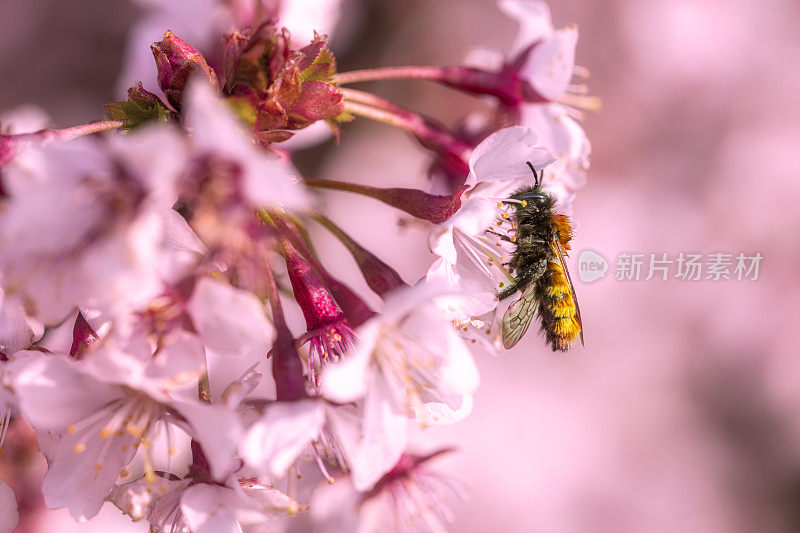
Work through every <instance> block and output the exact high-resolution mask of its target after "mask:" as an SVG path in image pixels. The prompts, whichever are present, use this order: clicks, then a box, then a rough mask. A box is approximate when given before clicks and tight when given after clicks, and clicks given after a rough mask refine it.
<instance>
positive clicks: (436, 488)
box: [311, 450, 465, 533]
mask: <svg viewBox="0 0 800 533" xmlns="http://www.w3.org/2000/svg"><path fill="white" fill-rule="evenodd" d="M447 451H448V450H439V451H437V452H433V453H431V454H427V455H414V454H410V453H404V454H403V455H402V456H401V457H400V460H399V461H398V462H397V464H396V465H395V466H394V468H392V470H391V471H389V472H388V473H386V475H384V476H383V477H382V478H381V479H380V480H379V481H378V483H376V484H375V487H374V488H372V490H369V491H367V492H357V491H356V490H355V487H354V486H353V484H352V482H351V481H350V480H349V479H347V478H345V479H340V480H338V481H337V482H336V483H334V484H332V485H320V486H319V487H318V488H317V489H316V490H315V492H314V495H313V496H312V499H311V517H312V520H313V521H314V525H315V527H316V529H319V531H322V532H325V533H345V532H351V531H353V532H357V533H371V532H377V531H432V532H435V533H438V532H444V531H446V530H447V527H446V526H447V524H449V523H450V522H452V521H453V518H454V515H453V512H452V511H451V510H450V509H449V507H448V503H449V502H450V501H451V500H453V499H454V498H458V499H464V497H465V487H464V484H463V482H461V481H460V480H458V479H456V478H454V477H452V476H449V475H447V474H444V473H441V472H438V471H436V470H435V469H433V468H431V467H430V465H429V461H431V460H432V459H434V458H437V457H438V456H440V455H441V454H443V453H446V452H447ZM316 529H315V530H316Z"/></svg>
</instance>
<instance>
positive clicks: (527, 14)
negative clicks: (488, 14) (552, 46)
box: [500, 0, 553, 55]
mask: <svg viewBox="0 0 800 533" xmlns="http://www.w3.org/2000/svg"><path fill="white" fill-rule="evenodd" d="M500 9H502V10H503V12H504V13H505V14H506V15H508V16H509V17H511V18H514V19H516V20H517V22H519V32H518V33H517V37H516V39H515V40H514V46H513V47H512V55H513V54H517V53H519V52H521V51H522V50H524V49H525V48H527V47H528V46H530V45H531V44H533V43H535V42H536V41H539V40H541V39H544V38H547V37H549V36H550V35H551V34H552V33H553V23H552V21H551V18H550V8H549V7H547V4H546V3H545V2H539V1H531V0H503V1H501V2H500Z"/></svg>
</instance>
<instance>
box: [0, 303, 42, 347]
mask: <svg viewBox="0 0 800 533" xmlns="http://www.w3.org/2000/svg"><path fill="white" fill-rule="evenodd" d="M42 333H44V325H43V324H42V323H41V322H39V321H38V320H36V319H34V318H31V317H29V316H28V314H27V313H26V312H25V308H24V307H23V305H22V301H21V300H20V299H19V298H17V297H14V296H9V295H8V294H4V293H3V290H2V289H0V352H3V353H4V354H6V356H9V357H10V356H12V355H14V354H15V353H16V352H18V351H19V350H22V349H24V348H27V347H28V346H30V345H31V344H32V343H33V341H35V340H37V339H39V337H41V336H42Z"/></svg>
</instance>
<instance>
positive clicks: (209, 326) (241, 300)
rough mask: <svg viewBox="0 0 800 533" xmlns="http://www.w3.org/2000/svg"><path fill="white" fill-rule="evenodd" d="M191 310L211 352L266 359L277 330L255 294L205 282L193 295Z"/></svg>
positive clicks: (203, 281) (227, 285) (206, 279)
mask: <svg viewBox="0 0 800 533" xmlns="http://www.w3.org/2000/svg"><path fill="white" fill-rule="evenodd" d="M188 309H189V314H190V315H191V317H192V321H193V323H194V325H195V328H196V329H197V331H198V332H199V333H200V336H201V337H202V339H203V342H204V343H205V344H206V345H207V346H208V347H209V348H211V349H213V350H215V351H217V352H220V353H226V354H232V355H244V354H249V353H252V352H253V351H260V352H262V353H263V354H264V355H266V353H267V351H269V346H270V343H271V341H272V338H273V337H274V335H275V329H274V328H273V327H272V324H270V323H269V321H268V320H267V315H266V313H265V312H264V305H263V304H262V303H261V302H260V301H259V300H258V298H256V296H255V295H254V294H252V293H250V292H247V291H243V290H240V289H236V288H234V287H231V286H230V284H228V283H225V282H223V281H219V280H215V279H211V278H202V279H201V280H200V281H199V282H197V286H196V287H195V289H194V292H193V293H192V298H191V300H189V305H188Z"/></svg>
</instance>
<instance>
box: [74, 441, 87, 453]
mask: <svg viewBox="0 0 800 533" xmlns="http://www.w3.org/2000/svg"><path fill="white" fill-rule="evenodd" d="M72 451H73V452H75V453H83V452H85V451H86V445H85V444H84V443H82V442H81V443H79V444H76V445H75V446H73V448H72Z"/></svg>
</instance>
